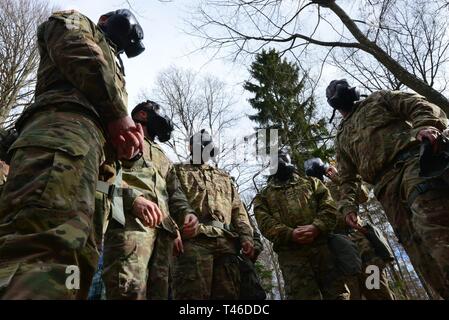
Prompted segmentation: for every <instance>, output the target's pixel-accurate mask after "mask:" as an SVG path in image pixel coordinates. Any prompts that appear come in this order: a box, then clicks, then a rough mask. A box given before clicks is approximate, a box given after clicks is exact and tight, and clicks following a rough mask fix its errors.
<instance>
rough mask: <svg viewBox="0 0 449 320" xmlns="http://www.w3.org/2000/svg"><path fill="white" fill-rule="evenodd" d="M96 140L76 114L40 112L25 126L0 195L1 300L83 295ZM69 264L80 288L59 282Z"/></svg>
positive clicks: (89, 260)
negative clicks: (76, 271)
mask: <svg viewBox="0 0 449 320" xmlns="http://www.w3.org/2000/svg"><path fill="white" fill-rule="evenodd" d="M56 109H57V108H56ZM103 144H104V138H103V136H102V134H101V131H100V130H99V129H98V128H97V127H96V126H95V124H94V123H93V122H92V121H91V120H89V119H87V118H86V117H84V116H82V115H79V114H71V113H68V112H57V111H55V110H52V111H48V110H47V111H46V112H43V113H39V114H35V116H34V118H33V121H30V122H29V123H28V124H26V125H25V126H24V128H23V131H22V132H21V135H20V137H19V139H18V140H17V141H16V142H15V143H14V144H13V146H12V147H11V149H12V151H13V158H12V162H11V167H10V172H9V180H8V181H7V182H6V184H5V186H4V190H3V193H2V197H1V200H0V201H1V203H2V206H1V207H0V219H1V220H0V221H1V224H0V297H1V298H2V299H74V298H83V299H85V298H86V297H87V291H88V289H89V286H90V282H91V280H92V276H93V273H94V271H95V269H96V265H97V260H98V251H97V249H96V239H95V234H94V232H93V230H94V228H93V214H94V212H93V211H94V201H95V200H94V194H95V188H96V182H97V176H98V168H99V164H100V162H101V159H102V146H103ZM43 146H45V147H43ZM68 266H78V267H79V270H80V275H81V286H80V290H69V289H68V288H67V287H66V278H67V274H66V268H67V267H68Z"/></svg>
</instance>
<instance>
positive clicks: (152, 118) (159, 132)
mask: <svg viewBox="0 0 449 320" xmlns="http://www.w3.org/2000/svg"><path fill="white" fill-rule="evenodd" d="M161 110H162V108H161V106H160V105H159V104H158V103H156V102H153V101H150V100H148V101H146V102H143V103H141V104H139V105H137V106H136V107H135V108H134V110H133V111H132V112H131V115H132V117H133V118H135V116H136V114H137V113H138V112H139V111H145V112H146V113H147V121H146V122H144V121H139V120H135V121H136V122H139V123H141V124H142V125H144V126H146V128H147V131H148V135H149V137H150V139H151V140H154V139H155V138H156V137H157V139H158V140H159V141H160V142H167V141H168V140H170V139H171V133H172V132H173V129H174V126H173V122H172V121H171V120H170V119H169V118H168V117H167V116H165V115H162V114H161Z"/></svg>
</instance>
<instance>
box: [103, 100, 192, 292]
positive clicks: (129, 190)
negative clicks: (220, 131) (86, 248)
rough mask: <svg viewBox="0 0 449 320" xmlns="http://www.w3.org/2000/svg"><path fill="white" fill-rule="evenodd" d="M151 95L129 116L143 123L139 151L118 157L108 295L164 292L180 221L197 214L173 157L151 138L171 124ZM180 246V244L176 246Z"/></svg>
mask: <svg viewBox="0 0 449 320" xmlns="http://www.w3.org/2000/svg"><path fill="white" fill-rule="evenodd" d="M161 111H162V110H161V109H160V106H159V105H158V104H157V103H155V102H152V101H146V102H143V103H141V104H139V105H137V106H136V107H135V108H134V110H133V112H132V117H133V119H134V120H135V121H136V122H138V123H141V124H142V125H143V126H144V132H145V143H144V149H143V154H142V155H141V156H139V157H137V159H132V160H129V161H122V168H123V173H122V177H123V184H124V186H126V189H123V191H122V197H123V206H124V212H125V226H122V225H121V224H119V223H117V222H116V221H115V220H111V222H110V223H109V227H108V229H107V231H106V234H105V240H104V241H105V243H104V263H105V265H104V273H103V279H104V281H105V285H106V297H107V299H109V300H110V299H132V300H142V299H147V298H153V299H167V298H168V276H169V271H170V270H169V269H170V262H171V260H172V256H173V243H174V240H175V239H176V238H177V236H178V235H179V232H178V227H177V224H176V223H175V221H174V220H173V219H172V216H173V217H174V218H175V219H176V221H177V222H178V223H179V225H181V226H183V225H184V224H197V221H198V219H197V218H196V216H195V212H194V211H193V210H192V209H191V207H190V205H189V204H188V202H187V199H186V197H185V195H184V193H183V192H182V190H181V186H180V184H179V181H178V178H177V176H176V173H175V169H174V166H173V164H172V162H171V161H170V160H169V159H168V158H167V156H166V155H165V153H164V151H163V150H162V149H161V147H160V146H159V145H158V144H157V143H156V142H155V139H156V137H157V138H158V140H159V141H160V142H166V141H168V140H169V139H170V136H171V132H172V131H173V126H172V124H171V122H170V120H168V119H167V118H165V117H163V116H161V115H160V112H161ZM178 249H180V250H182V249H181V248H178Z"/></svg>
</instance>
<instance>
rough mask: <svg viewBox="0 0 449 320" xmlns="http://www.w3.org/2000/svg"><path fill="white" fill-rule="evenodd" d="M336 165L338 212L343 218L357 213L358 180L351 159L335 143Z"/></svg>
mask: <svg viewBox="0 0 449 320" xmlns="http://www.w3.org/2000/svg"><path fill="white" fill-rule="evenodd" d="M336 150H337V164H338V171H339V174H340V200H339V201H338V204H337V207H338V211H339V212H340V213H341V214H342V215H343V217H345V216H346V215H347V214H348V213H350V212H355V213H357V212H358V209H359V207H358V203H357V196H358V193H359V190H360V186H359V184H360V179H359V178H358V177H357V169H356V167H355V165H354V164H353V162H352V161H351V159H350V158H349V157H348V156H347V154H346V153H345V151H344V150H343V148H341V147H340V146H339V143H338V141H337V147H336Z"/></svg>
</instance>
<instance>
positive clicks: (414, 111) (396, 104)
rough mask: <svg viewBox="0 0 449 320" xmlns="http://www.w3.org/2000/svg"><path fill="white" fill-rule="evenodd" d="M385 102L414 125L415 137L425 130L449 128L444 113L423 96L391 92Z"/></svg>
mask: <svg viewBox="0 0 449 320" xmlns="http://www.w3.org/2000/svg"><path fill="white" fill-rule="evenodd" d="M385 100H386V103H387V104H388V105H389V106H390V107H391V108H392V110H393V111H394V112H396V113H398V114H400V115H402V116H403V117H404V118H405V119H406V120H408V121H410V122H411V123H412V126H413V130H412V135H413V137H416V135H417V134H418V132H419V131H420V130H422V129H424V128H428V127H431V128H435V129H438V130H440V131H443V130H444V129H446V128H447V126H448V120H447V116H446V114H445V113H444V111H443V110H441V108H439V107H438V106H437V105H435V104H433V103H430V102H429V101H427V100H426V99H425V98H424V97H423V96H420V95H418V94H415V93H406V92H400V91H391V92H387V93H386V95H385Z"/></svg>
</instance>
